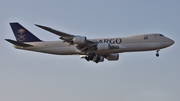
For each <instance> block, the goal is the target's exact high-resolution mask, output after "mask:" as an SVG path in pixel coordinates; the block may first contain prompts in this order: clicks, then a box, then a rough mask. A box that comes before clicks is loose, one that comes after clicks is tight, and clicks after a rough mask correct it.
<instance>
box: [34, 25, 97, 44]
mask: <svg viewBox="0 0 180 101" xmlns="http://www.w3.org/2000/svg"><path fill="white" fill-rule="evenodd" d="M35 25H36V26H37V27H39V28H42V29H44V30H46V31H49V32H51V33H54V34H56V35H58V36H61V37H60V39H63V40H65V41H69V40H71V39H72V38H74V37H76V36H75V35H71V34H67V33H64V32H61V31H58V30H55V29H52V28H50V27H46V26H42V25H38V24H35ZM87 43H88V44H89V43H91V44H92V43H96V42H94V41H91V40H87Z"/></svg>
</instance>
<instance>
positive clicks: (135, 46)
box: [15, 34, 174, 55]
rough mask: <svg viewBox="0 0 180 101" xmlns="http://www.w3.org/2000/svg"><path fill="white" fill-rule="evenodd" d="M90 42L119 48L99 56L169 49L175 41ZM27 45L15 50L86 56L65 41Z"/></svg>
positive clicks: (162, 38) (138, 38)
mask: <svg viewBox="0 0 180 101" xmlns="http://www.w3.org/2000/svg"><path fill="white" fill-rule="evenodd" d="M90 40H92V41H96V42H105V43H110V44H112V45H115V46H118V47H119V48H118V49H111V50H107V51H95V52H94V53H96V54H98V55H103V54H111V53H122V52H135V51H150V50H159V49H162V48H165V47H168V46H170V45H172V44H173V43H174V41H173V40H171V39H169V38H167V37H165V36H163V35H161V34H143V35H135V36H129V37H122V38H102V39H90ZM27 44H31V45H33V46H32V47H20V46H15V48H18V49H23V50H30V51H36V52H43V53H49V54H57V55H74V54H79V55H82V54H84V53H82V52H81V51H80V50H78V49H77V48H76V44H75V45H69V43H66V42H65V43H63V41H47V42H27Z"/></svg>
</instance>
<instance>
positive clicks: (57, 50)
mask: <svg viewBox="0 0 180 101" xmlns="http://www.w3.org/2000/svg"><path fill="white" fill-rule="evenodd" d="M31 50H32V51H37V52H43V53H49V54H57V55H73V54H79V53H78V51H76V48H74V47H51V48H39V49H31Z"/></svg>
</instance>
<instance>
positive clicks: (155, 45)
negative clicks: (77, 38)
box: [96, 42, 164, 55]
mask: <svg viewBox="0 0 180 101" xmlns="http://www.w3.org/2000/svg"><path fill="white" fill-rule="evenodd" d="M121 45H122V46H124V47H125V48H119V49H112V50H107V51H97V52H96V53H97V54H99V55H105V54H111V53H122V52H133V51H134V52H135V51H149V50H156V49H161V48H164V46H163V43H162V42H150V43H130V44H121Z"/></svg>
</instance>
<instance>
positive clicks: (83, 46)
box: [35, 24, 120, 53]
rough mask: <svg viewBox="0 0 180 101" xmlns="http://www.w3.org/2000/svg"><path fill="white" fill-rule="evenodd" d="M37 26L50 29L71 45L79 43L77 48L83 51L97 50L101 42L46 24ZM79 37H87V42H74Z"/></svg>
mask: <svg viewBox="0 0 180 101" xmlns="http://www.w3.org/2000/svg"><path fill="white" fill-rule="evenodd" d="M35 25H36V26H38V27H40V28H42V29H44V30H46V31H49V32H52V33H54V34H56V35H58V36H60V39H62V40H63V41H64V42H68V43H69V45H74V44H77V46H76V47H77V49H79V50H80V51H81V52H84V53H91V52H93V51H95V50H97V47H96V46H97V44H98V43H99V42H94V41H92V40H89V39H86V37H83V36H76V35H71V34H67V33H64V32H61V31H57V30H55V29H52V28H50V27H46V26H42V25H37V24H35ZM75 38H77V40H81V39H83V38H84V39H86V42H85V43H75V42H74V39H75ZM119 48H120V47H116V46H114V45H112V47H111V49H119Z"/></svg>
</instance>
